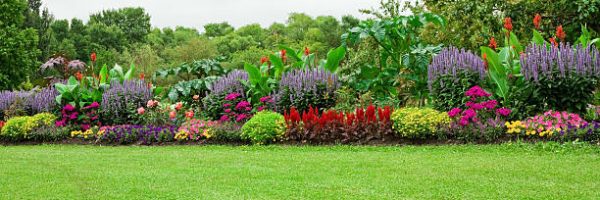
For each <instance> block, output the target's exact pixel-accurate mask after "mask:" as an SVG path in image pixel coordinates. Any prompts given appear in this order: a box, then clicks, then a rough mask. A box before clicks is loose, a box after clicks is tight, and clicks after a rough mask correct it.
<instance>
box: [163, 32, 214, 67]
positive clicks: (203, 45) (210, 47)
mask: <svg viewBox="0 0 600 200" xmlns="http://www.w3.org/2000/svg"><path fill="white" fill-rule="evenodd" d="M165 51H166V55H167V61H168V62H169V63H170V64H172V65H179V64H181V63H184V62H192V61H195V60H200V59H207V58H213V57H215V56H217V48H216V47H215V45H214V44H213V42H211V41H210V40H208V39H206V38H201V37H199V38H194V39H191V40H189V41H188V42H186V43H184V44H182V45H180V46H176V47H173V48H169V49H167V50H165Z"/></svg>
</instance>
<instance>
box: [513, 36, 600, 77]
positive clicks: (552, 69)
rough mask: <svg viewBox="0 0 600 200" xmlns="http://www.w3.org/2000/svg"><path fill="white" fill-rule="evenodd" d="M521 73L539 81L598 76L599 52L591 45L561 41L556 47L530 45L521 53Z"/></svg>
mask: <svg viewBox="0 0 600 200" xmlns="http://www.w3.org/2000/svg"><path fill="white" fill-rule="evenodd" d="M520 62H521V73H522V74H523V76H524V78H525V79H527V80H533V81H536V82H537V81H539V79H540V78H542V77H544V78H547V79H554V78H564V77H566V76H574V75H577V76H583V77H598V76H600V52H599V51H598V49H596V48H594V47H593V46H587V47H584V46H582V45H577V46H571V45H569V44H565V43H562V44H560V45H559V46H558V47H551V48H547V47H546V46H545V45H535V44H533V45H530V46H528V47H527V49H526V50H525V53H524V54H522V55H521V58H520Z"/></svg>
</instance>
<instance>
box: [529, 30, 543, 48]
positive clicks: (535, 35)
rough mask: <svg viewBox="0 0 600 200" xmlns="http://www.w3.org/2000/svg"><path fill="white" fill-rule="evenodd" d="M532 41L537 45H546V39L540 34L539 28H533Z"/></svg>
mask: <svg viewBox="0 0 600 200" xmlns="http://www.w3.org/2000/svg"><path fill="white" fill-rule="evenodd" d="M531 41H532V42H533V43H534V44H537V45H544V44H545V43H546V40H544V37H543V36H542V34H540V32H538V31H537V30H533V38H532V39H531Z"/></svg>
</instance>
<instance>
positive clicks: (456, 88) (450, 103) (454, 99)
mask: <svg viewBox="0 0 600 200" xmlns="http://www.w3.org/2000/svg"><path fill="white" fill-rule="evenodd" d="M442 83H444V84H442ZM481 83H482V81H481V80H480V78H479V75H478V74H475V73H471V72H458V73H457V74H456V76H453V75H451V74H446V75H442V76H440V77H439V78H438V79H436V80H435V81H434V83H433V84H432V86H431V99H432V100H433V107H434V108H435V109H437V110H443V111H448V110H450V109H452V108H456V107H459V106H461V105H464V104H465V103H467V101H469V98H467V96H465V94H464V92H465V91H467V90H468V89H469V88H471V87H473V86H476V85H481Z"/></svg>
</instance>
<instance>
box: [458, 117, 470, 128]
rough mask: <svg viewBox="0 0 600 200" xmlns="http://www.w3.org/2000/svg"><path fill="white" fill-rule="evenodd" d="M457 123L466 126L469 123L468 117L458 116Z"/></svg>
mask: <svg viewBox="0 0 600 200" xmlns="http://www.w3.org/2000/svg"><path fill="white" fill-rule="evenodd" d="M458 124H460V125H461V126H466V125H468V124H469V119H468V118H465V117H464V116H463V117H461V118H460V120H459V121H458Z"/></svg>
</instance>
